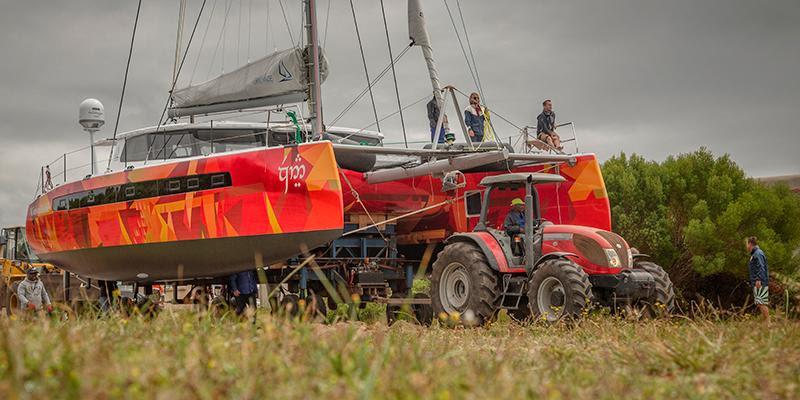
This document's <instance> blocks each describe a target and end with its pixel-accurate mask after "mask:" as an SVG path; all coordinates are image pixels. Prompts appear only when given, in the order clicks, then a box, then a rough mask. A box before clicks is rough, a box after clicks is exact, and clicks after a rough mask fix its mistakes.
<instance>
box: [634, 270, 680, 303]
mask: <svg viewBox="0 0 800 400" xmlns="http://www.w3.org/2000/svg"><path fill="white" fill-rule="evenodd" d="M633 268H634V269H640V270H643V271H647V272H649V273H650V275H653V278H654V279H655V281H656V285H655V293H654V294H653V296H652V297H651V298H650V299H648V300H645V301H644V303H645V307H644V310H643V311H645V312H647V313H648V314H649V315H650V316H651V317H655V316H657V315H663V314H667V315H669V314H670V313H672V311H674V310H675V287H674V286H673V285H672V280H670V279H669V274H667V271H664V268H661V266H660V265H658V264H656V263H654V262H651V261H644V260H642V261H636V262H634V263H633Z"/></svg>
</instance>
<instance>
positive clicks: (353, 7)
mask: <svg viewBox="0 0 800 400" xmlns="http://www.w3.org/2000/svg"><path fill="white" fill-rule="evenodd" d="M328 4H330V2H328ZM350 10H351V11H352V12H353V25H355V27H356V38H357V39H358V50H359V51H361V62H362V63H363V64H364V75H365V76H366V79H367V88H368V89H369V100H370V102H372V114H373V115H375V124H376V125H377V126H378V132H380V131H381V124H380V121H378V109H377V108H376V107H375V97H374V96H373V94H372V85H370V84H369V82H370V79H369V70H368V69H367V59H366V57H364V46H363V45H362V44H361V32H360V31H359V29H358V18H356V8H355V6H353V0H350ZM326 29H327V26H326Z"/></svg>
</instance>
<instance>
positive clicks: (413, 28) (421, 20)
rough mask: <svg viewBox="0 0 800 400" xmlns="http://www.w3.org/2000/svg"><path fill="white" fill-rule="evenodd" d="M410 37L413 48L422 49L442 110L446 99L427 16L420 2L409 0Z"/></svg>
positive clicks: (435, 95)
mask: <svg viewBox="0 0 800 400" xmlns="http://www.w3.org/2000/svg"><path fill="white" fill-rule="evenodd" d="M408 36H409V39H411V45H412V46H419V47H421V48H422V56H423V57H424V58H425V64H427V66H428V75H430V77H431V86H433V97H434V98H435V99H436V103H438V104H439V109H441V108H442V103H443V102H444V98H443V96H442V84H441V82H440V81H439V71H438V70H437V69H436V62H435V61H434V60H433V49H432V48H431V40H430V37H429V36H428V28H427V27H426V26H425V15H424V14H423V13H422V4H420V0H408Z"/></svg>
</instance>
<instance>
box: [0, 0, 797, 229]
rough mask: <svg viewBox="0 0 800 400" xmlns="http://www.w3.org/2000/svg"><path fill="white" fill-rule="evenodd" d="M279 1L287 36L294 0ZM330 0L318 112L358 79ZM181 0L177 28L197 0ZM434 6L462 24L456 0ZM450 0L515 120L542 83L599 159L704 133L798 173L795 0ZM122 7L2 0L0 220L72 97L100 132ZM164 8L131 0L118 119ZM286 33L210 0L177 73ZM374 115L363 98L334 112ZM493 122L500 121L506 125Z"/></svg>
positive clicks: (414, 71) (170, 15)
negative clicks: (96, 105)
mask: <svg viewBox="0 0 800 400" xmlns="http://www.w3.org/2000/svg"><path fill="white" fill-rule="evenodd" d="M282 1H283V4H284V6H285V9H286V13H287V19H288V22H289V25H290V27H291V30H292V34H291V36H292V37H293V38H294V39H295V41H297V40H298V38H299V37H300V35H301V27H300V15H301V8H300V3H301V2H300V1H299V0H282ZM330 1H331V5H330V12H329V14H328V7H329V4H328V1H327V0H319V17H318V18H319V22H320V36H321V37H322V38H324V39H325V50H326V53H327V56H328V60H329V63H330V75H329V78H328V80H327V81H326V83H325V84H324V85H323V97H324V107H325V116H326V120H327V121H330V120H331V119H333V118H334V117H335V116H336V115H337V114H339V112H340V111H341V110H342V109H343V108H344V107H345V106H346V105H347V104H348V103H349V102H350V101H351V100H352V99H353V97H354V96H355V95H356V94H357V93H358V92H360V91H361V90H362V88H363V87H364V85H365V82H364V71H363V66H362V64H361V58H360V54H359V50H358V43H357V41H356V40H355V30H354V25H353V19H352V14H351V11H350V6H349V2H348V1H346V0H330ZM189 3H190V5H189V9H188V11H187V15H186V33H185V36H184V38H185V39H186V38H188V35H189V32H190V30H191V27H192V25H193V23H194V19H195V17H196V15H197V12H198V10H199V6H200V4H201V3H202V1H201V0H190V1H189ZM354 3H355V8H356V12H357V14H358V22H359V28H360V30H361V36H362V39H363V41H364V43H363V44H364V48H365V52H366V58H367V62H368V67H369V70H370V73H371V75H372V76H373V77H374V76H375V75H376V74H377V73H378V72H380V70H382V69H383V68H384V67H385V66H386V65H387V63H388V60H389V55H388V50H387V46H386V38H385V33H384V28H383V23H382V19H381V13H380V2H379V1H378V0H355V2H354ZM385 3H386V12H387V19H388V25H389V33H390V37H391V40H392V46H393V51H394V54H395V55H397V54H398V53H399V52H400V51H402V49H403V48H404V47H405V46H406V45H407V43H408V39H407V37H408V34H407V25H406V2H405V1H402V0H386V1H385ZM447 3H448V5H450V7H451V11H452V12H453V14H454V17H455V22H456V24H457V26H458V28H459V29H461V20H460V19H459V16H458V8H457V3H456V1H455V0H448V1H447ZM228 6H229V7H228ZM423 7H424V10H425V12H426V16H427V20H428V24H429V30H430V33H431V41H432V44H433V47H434V52H435V57H436V60H437V63H438V66H439V71H440V73H441V77H442V80H443V81H444V82H445V83H448V84H453V85H455V86H457V87H458V88H461V89H462V90H464V91H472V90H474V89H475V84H474V83H473V79H472V78H471V76H470V72H469V69H468V67H467V63H466V62H465V59H464V55H463V54H462V50H461V48H460V47H459V42H458V37H457V36H456V33H455V31H454V29H453V26H452V23H451V20H450V18H449V16H448V12H447V9H446V8H445V3H444V2H443V1H439V0H425V1H423ZM226 9H229V11H227V14H228V16H227V22H224V21H225V18H224V17H225V14H226ZM212 10H213V12H212ZM461 10H462V12H463V15H464V19H465V20H466V25H467V28H468V30H469V39H470V43H471V46H472V50H473V52H474V55H475V59H476V62H477V70H478V73H479V77H480V80H481V82H482V86H483V89H484V96H485V100H486V103H487V104H488V106H489V107H490V108H491V109H493V110H494V111H495V112H496V114H498V115H502V116H503V117H506V118H508V119H509V120H511V121H512V122H514V123H515V124H517V125H529V124H533V123H534V122H535V118H536V115H537V114H538V113H539V112H540V108H541V105H540V104H541V101H542V100H543V99H545V98H551V99H553V103H554V107H555V111H556V113H557V116H558V119H559V121H560V122H565V121H574V122H575V124H576V126H577V133H578V140H579V144H580V150H582V151H588V152H595V153H597V154H598V156H599V157H600V158H601V160H604V159H607V158H608V157H610V156H612V155H614V154H617V153H619V152H620V151H625V152H628V153H639V154H642V155H644V156H645V157H647V158H650V159H655V160H663V159H664V158H665V157H667V156H668V155H670V154H678V153H681V152H688V151H692V150H695V149H697V148H699V147H700V146H706V147H708V148H709V149H711V150H712V151H713V152H714V153H716V154H724V153H728V154H730V155H731V156H732V157H733V159H734V160H735V161H736V162H738V163H739V164H740V165H741V166H742V167H743V168H744V169H745V170H746V171H747V173H748V174H750V175H752V176H768V175H782V174H793V173H800V158H798V155H797V153H798V151H800V22H798V21H800V2H798V1H797V0H771V1H763V2H756V1H752V0H703V1H697V0H672V1H663V0H661V1H659V0H607V1H606V0H604V1H590V2H587V1H569V0H561V1H553V0H547V1H544V0H516V1H512V0H495V1H491V2H487V1H477V0H461ZM135 13H136V1H134V0H128V1H107V0H72V1H69V2H52V1H43V0H26V1H20V0H0V54H2V55H3V56H2V61H0V188H2V190H0V226H8V225H14V224H23V223H24V218H25V208H26V207H27V204H28V203H29V202H30V201H31V200H32V197H33V195H34V189H35V187H36V183H37V179H38V174H39V168H40V165H42V164H44V163H48V162H51V161H52V160H54V159H56V158H57V157H59V156H60V155H61V154H62V153H64V152H67V151H70V150H73V149H76V148H80V147H83V146H85V145H86V143H87V137H86V134H85V133H83V132H82V131H81V129H80V127H79V126H78V124H77V109H78V104H79V103H80V102H81V100H83V99H84V98H87V97H95V98H98V99H100V100H101V101H102V102H103V103H104V104H105V107H106V116H107V123H106V127H105V129H104V130H103V131H101V134H100V136H102V137H105V136H110V135H111V134H112V132H113V126H114V119H115V117H116V114H117V110H118V105H119V94H120V89H121V86H122V77H123V74H124V70H125V61H126V57H127V53H128V46H129V41H130V34H131V30H132V27H133V20H134V15H135ZM177 15H178V1H177V0H173V1H170V0H143V5H142V11H141V17H140V23H139V29H138V33H137V37H136V42H135V46H134V52H133V61H132V65H131V70H130V75H129V80H128V89H127V93H126V96H125V104H124V107H123V111H122V115H121V120H120V123H119V126H120V131H121V132H124V131H125V130H130V129H136V128H139V127H143V126H150V125H155V124H156V123H157V122H158V119H159V116H160V115H161V110H162V107H163V106H164V102H165V100H166V95H167V90H168V88H169V82H170V79H171V74H172V63H173V57H174V51H175V34H176V26H177V25H176V23H177ZM326 20H328V21H329V24H330V28H326V26H325V22H326ZM222 26H225V27H226V29H225V32H224V36H223V35H221V33H223V29H222ZM206 27H208V28H206ZM288 32H289V29H287V26H286V22H284V18H283V15H282V13H281V8H280V5H279V3H278V0H207V3H206V9H205V11H204V12H203V15H202V17H201V22H200V24H199V27H198V30H197V33H196V35H195V40H194V41H193V43H192V45H191V47H190V50H189V55H188V57H187V61H186V64H185V66H184V69H183V72H182V74H181V79H180V84H179V86H180V85H185V84H187V83H189V82H190V81H191V82H193V83H197V82H201V81H203V80H205V79H208V78H211V77H213V76H214V75H216V74H219V73H220V72H222V71H223V70H224V71H230V70H231V69H232V68H235V67H236V66H238V65H241V64H243V63H245V62H246V61H247V59H248V58H249V59H254V58H258V57H261V56H263V55H264V54H265V53H266V52H267V51H272V50H275V49H282V48H286V47H289V46H290V45H291V40H290V38H289V33H288ZM204 37H205V40H203V38H204ZM461 37H462V39H464V35H463V32H462V33H461ZM184 43H185V40H184ZM217 43H219V45H217ZM465 45H466V42H465ZM215 48H216V50H215ZM467 51H468V50H467ZM397 79H398V82H399V91H400V97H401V101H402V103H403V104H404V105H406V104H410V103H413V102H414V101H416V100H419V99H421V98H423V97H426V96H428V95H429V94H430V83H429V81H428V78H427V72H426V69H425V64H424V62H423V59H422V55H421V52H420V50H419V49H418V48H414V49H412V50H411V51H409V52H408V53H407V54H406V55H405V56H404V57H403V58H402V59H401V60H400V61H399V63H398V65H397ZM375 96H376V103H377V108H378V113H379V114H380V115H381V116H383V115H387V114H390V113H392V112H394V111H396V110H397V104H396V98H395V94H394V86H393V83H392V80H391V75H390V74H389V75H387V76H386V77H385V78H384V79H383V80H382V81H381V82H380V84H379V85H378V86H377V87H376V89H375ZM462 106H463V100H462ZM450 112H452V111H450ZM372 121H373V116H372V108H371V106H370V103H369V98H368V97H365V98H364V99H363V100H362V101H361V102H360V103H359V105H358V107H355V108H354V109H353V110H352V111H351V112H349V113H348V114H346V115H345V117H344V118H342V119H341V120H340V121H339V122H338V123H337V125H342V126H351V127H358V128H361V127H364V126H365V125H367V124H369V123H370V122H372ZM495 121H496V122H495V123H496V128H497V129H498V131H499V133H500V135H502V136H504V137H508V136H511V135H515V134H517V131H516V129H515V128H513V127H512V126H511V125H508V124H505V123H502V122H500V121H498V120H497V118H495ZM405 122H406V129H407V131H408V135H409V140H410V141H421V140H424V139H425V137H426V136H428V133H427V132H426V130H427V128H426V127H427V120H426V116H425V110H424V102H422V103H420V104H418V105H417V106H415V107H411V108H409V109H408V110H407V111H405ZM381 128H382V131H383V132H384V134H386V136H387V140H386V141H387V142H394V143H397V142H402V131H401V127H400V120H399V118H392V119H389V120H387V121H386V122H384V123H382V124H381ZM562 134H564V133H562ZM417 146H419V145H417ZM69 161H70V163H75V164H76V165H77V164H83V163H86V162H87V161H88V155H87V154H86V153H85V152H83V153H78V154H75V155H73V156H72V158H70V159H69Z"/></svg>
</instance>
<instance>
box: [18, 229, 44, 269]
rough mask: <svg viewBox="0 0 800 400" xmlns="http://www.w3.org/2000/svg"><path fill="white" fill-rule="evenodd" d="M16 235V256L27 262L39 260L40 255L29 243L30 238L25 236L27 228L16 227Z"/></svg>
mask: <svg viewBox="0 0 800 400" xmlns="http://www.w3.org/2000/svg"><path fill="white" fill-rule="evenodd" d="M15 236H16V238H15V248H14V254H15V257H14V258H15V259H17V260H22V261H27V262H38V261H39V257H38V256H37V255H36V253H34V252H33V250H31V247H30V246H29V245H28V239H27V238H26V237H25V228H18V229H16V232H15Z"/></svg>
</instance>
